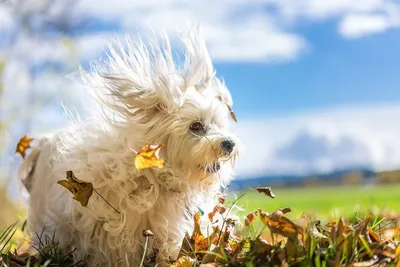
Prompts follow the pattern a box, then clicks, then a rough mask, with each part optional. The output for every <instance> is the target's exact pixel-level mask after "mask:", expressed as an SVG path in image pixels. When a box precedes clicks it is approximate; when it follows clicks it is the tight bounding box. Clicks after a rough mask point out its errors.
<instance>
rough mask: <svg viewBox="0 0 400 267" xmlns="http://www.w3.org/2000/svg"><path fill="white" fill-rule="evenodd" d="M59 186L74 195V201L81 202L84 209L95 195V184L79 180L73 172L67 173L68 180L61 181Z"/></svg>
mask: <svg viewBox="0 0 400 267" xmlns="http://www.w3.org/2000/svg"><path fill="white" fill-rule="evenodd" d="M57 184H59V185H62V186H63V187H65V188H67V189H68V190H69V191H70V192H71V193H72V194H73V195H74V197H73V199H75V200H76V201H79V202H80V203H81V205H82V206H83V207H86V206H87V204H88V202H89V199H90V197H91V196H92V194H93V184H92V183H89V182H84V181H81V180H79V179H78V178H76V177H75V175H74V173H73V172H72V171H67V178H66V180H60V181H58V182H57Z"/></svg>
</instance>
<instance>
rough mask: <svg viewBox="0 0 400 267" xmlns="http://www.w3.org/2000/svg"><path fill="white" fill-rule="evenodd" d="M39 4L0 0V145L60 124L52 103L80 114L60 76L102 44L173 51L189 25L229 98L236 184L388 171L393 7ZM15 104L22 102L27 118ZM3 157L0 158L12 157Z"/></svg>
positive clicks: (398, 42) (181, 0) (396, 103)
mask: <svg viewBox="0 0 400 267" xmlns="http://www.w3.org/2000/svg"><path fill="white" fill-rule="evenodd" d="M45 2H46V1H42V0H26V1H25V2H24V6H23V7H19V6H17V4H15V3H17V2H14V1H9V2H7V3H11V4H4V3H3V4H0V34H3V36H5V37H6V38H3V39H0V61H1V60H5V61H6V62H7V64H6V68H5V75H4V77H3V80H4V84H5V94H4V95H5V96H6V97H3V99H2V102H1V108H0V111H1V113H0V114H1V115H2V116H3V117H4V114H6V115H7V114H11V115H14V116H13V117H15V119H14V123H13V124H12V125H11V126H9V129H8V130H7V134H6V140H7V142H8V143H12V144H13V143H15V141H16V140H15V139H16V138H17V137H20V136H22V135H24V134H25V133H26V131H28V132H29V133H31V135H34V136H36V135H40V134H42V133H43V132H45V131H46V130H48V129H59V128H62V127H63V126H64V125H65V123H66V121H67V120H66V116H65V114H64V112H63V108H62V104H63V103H64V104H65V105H66V106H67V107H68V108H69V109H72V110H77V112H78V113H80V114H81V115H82V116H85V112H84V110H83V109H82V105H81V104H82V102H86V101H87V95H85V92H84V90H83V89H82V88H80V86H79V85H77V84H76V83H74V82H72V81H69V80H67V79H65V75H66V74H68V73H70V72H71V71H74V70H76V69H77V67H78V65H83V66H87V65H88V62H90V61H96V60H98V59H100V58H101V57H102V56H104V51H105V48H106V42H107V41H110V40H112V38H114V37H117V38H123V37H124V35H126V34H127V33H130V34H133V35H134V36H136V34H137V32H139V33H140V34H141V35H142V36H143V37H144V38H146V35H147V34H148V33H149V26H152V27H156V28H159V29H162V30H164V31H166V32H167V33H168V35H169V36H170V38H171V41H172V42H173V44H174V45H176V44H177V43H178V42H177V37H176V33H177V32H180V33H181V34H182V35H183V36H184V35H185V34H186V32H187V29H188V27H187V24H188V23H189V24H190V23H193V22H198V23H199V24H200V25H201V27H202V30H203V34H204V37H205V39H206V42H207V46H208V49H209V51H210V54H211V57H212V59H213V62H214V65H215V68H216V70H217V75H219V76H222V77H224V79H225V81H226V83H227V85H228V87H229V88H230V90H231V92H232V95H233V100H234V110H235V113H236V115H237V117H238V120H239V123H238V124H237V125H233V126H232V130H233V131H235V132H236V133H237V134H238V136H239V137H240V138H241V139H242V142H243V143H244V145H245V147H246V150H245V152H244V153H243V154H242V155H241V156H240V157H239V161H238V166H237V171H238V176H239V177H240V178H249V177H253V176H259V175H263V174H268V173H285V174H294V173H296V174H298V173H301V174H308V173H315V172H329V171H332V170H337V169H342V168H349V167H360V166H362V167H370V168H373V169H377V170H381V169H393V168H399V167H400V139H399V138H398V136H399V135H400V123H399V119H398V118H399V117H400V88H399V85H400V75H399V73H398V72H399V69H400V52H399V47H400V3H399V2H398V1H396V0H296V1H292V0H220V1H214V0H202V1H194V0H163V1H157V0H138V1H128V0H113V1H109V0H84V1H79V2H77V5H75V6H73V8H70V9H66V7H69V5H68V0H65V1H64V0H63V1H56V2H55V3H58V4H56V5H54V6H53V8H52V9H51V10H50V11H51V12H48V14H47V13H46V12H42V13H40V10H41V8H42V6H43V3H45ZM13 4H15V5H13ZM16 10H18V12H15V11H16ZM29 12H33V13H35V14H38V15H36V16H33V18H34V19H33V21H32V25H34V27H33V28H32V29H33V32H31V33H29V31H22V30H18V27H17V26H18V25H19V24H18V22H19V21H21V18H22V17H23V16H25V14H29ZM66 13H68V14H69V19H68V20H67V21H66V23H67V25H69V26H72V28H73V30H72V31H71V32H70V33H69V34H68V35H66V36H62V35H59V34H56V33H57V31H54V28H51V21H54V20H57V18H63V15H64V14H66ZM16 14H19V16H20V17H18V16H17V15H16ZM46 16H48V17H46ZM49 21H50V22H49ZM15 33H17V35H16V36H17V38H16V39H15V40H16V41H15V43H13V44H10V43H6V41H5V40H8V39H7V38H8V37H10V36H15V35H13V34H15ZM7 44H8V45H7ZM175 47H176V49H178V50H179V46H178V45H176V46H175ZM32 51H35V53H32ZM15 77H18V79H17V80H16V79H15ZM32 92H34V93H32ZM17 100H18V102H17ZM14 103H16V104H14ZM16 105H25V106H27V107H31V109H30V110H29V115H30V117H29V116H27V115H26V114H24V113H23V112H21V113H18V112H16V111H18V106H16ZM32 106H33V107H34V108H33V107H32ZM15 114H17V115H15ZM3 117H2V119H4V118H3ZM5 119H7V116H5ZM27 122H29V123H28V126H27ZM7 138H8V139H7ZM8 140H10V141H8ZM13 149H14V148H13V147H10V148H9V149H8V150H7V151H11V152H13ZM282 151H284V153H283V152H282ZM11 152H10V153H9V154H6V155H3V156H5V158H7V159H8V160H11V161H13V162H17V161H18V159H16V158H15V156H14V155H13V154H12V155H11ZM4 162H5V164H3V165H4V166H8V165H9V164H8V163H7V162H8V161H4ZM0 167H1V166H0Z"/></svg>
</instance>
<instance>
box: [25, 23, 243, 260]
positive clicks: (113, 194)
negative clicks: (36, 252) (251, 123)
mask: <svg viewBox="0 0 400 267" xmlns="http://www.w3.org/2000/svg"><path fill="white" fill-rule="evenodd" d="M183 43H184V45H185V47H186V53H185V59H184V64H183V66H179V64H176V63H175V61H174V59H173V57H174V56H175V55H173V53H172V52H171V48H170V43H169V41H168V38H167V37H166V36H165V35H161V36H158V37H157V40H156V42H153V43H152V44H151V45H149V46H147V47H146V45H144V43H143V42H142V41H138V42H132V41H130V40H129V39H128V40H127V44H126V46H123V45H121V43H116V44H115V45H113V46H111V47H110V52H109V57H108V60H107V62H105V63H99V64H96V65H95V66H93V68H92V69H91V71H90V72H85V71H83V70H81V72H80V74H81V75H80V77H81V80H82V82H83V84H84V85H85V87H87V88H88V89H89V90H90V92H91V95H92V96H93V97H94V99H95V100H96V103H97V104H98V105H99V107H101V110H102V112H101V113H99V114H97V115H98V116H94V117H93V119H92V120H90V121H89V122H85V123H75V124H74V125H73V126H71V127H68V128H66V129H63V130H61V131H60V132H59V133H56V134H52V135H48V136H44V137H42V138H40V139H36V141H35V143H34V146H33V150H32V151H31V153H30V155H29V157H28V158H27V159H26V160H25V161H24V162H23V164H22V165H21V167H20V171H19V179H20V181H21V182H22V184H24V185H25V187H26V188H27V189H28V191H29V194H30V197H29V216H28V226H29V230H30V231H31V233H32V235H33V236H35V235H34V234H33V233H42V231H43V236H45V235H47V236H53V234H54V236H55V239H56V241H58V242H59V243H60V245H61V247H62V249H63V250H64V251H65V252H69V251H71V250H73V249H75V248H76V252H75V253H74V259H75V261H79V260H84V261H86V262H87V263H88V264H89V266H111V265H113V264H116V265H117V266H128V265H129V266H138V265H139V262H140V259H141V257H142V253H143V244H144V237H143V236H142V230H143V229H150V230H151V231H153V233H154V237H153V238H151V240H150V244H149V249H148V252H149V253H153V252H154V251H158V253H157V262H158V263H159V266H165V265H166V263H167V261H168V260H169V258H172V259H174V257H176V256H177V252H178V248H179V245H180V244H181V242H182V239H183V237H184V234H185V231H187V230H188V229H190V228H191V227H192V224H193V222H192V214H193V213H194V212H196V211H197V210H198V208H199V207H200V208H202V209H204V210H208V208H209V207H210V206H211V207H212V205H213V203H214V199H215V198H214V197H215V194H216V192H217V191H218V190H219V188H220V187H221V186H226V185H227V184H228V182H229V181H230V180H231V178H232V174H233V172H232V163H233V160H234V158H235V156H236V155H237V153H238V149H237V146H236V147H235V150H234V151H233V152H232V153H231V154H230V155H226V153H224V151H223V149H222V148H221V145H220V143H221V142H222V141H223V140H226V139H227V138H230V139H232V140H235V141H236V143H237V140H236V138H235V137H234V136H233V135H232V134H230V133H229V132H228V128H227V127H228V121H229V120H230V119H229V115H228V109H227V106H226V105H230V106H231V105H232V99H231V95H230V93H229V91H228V90H227V88H226V87H225V85H224V84H223V82H221V81H220V80H219V79H218V78H216V77H215V72H214V69H213V66H212V63H211V60H210V56H209V54H208V52H207V49H206V46H205V43H204V41H203V39H202V37H201V36H200V34H199V32H198V31H197V30H194V31H192V32H191V33H190V34H189V37H188V38H187V39H186V40H184V41H183ZM221 100H222V101H221ZM196 121H201V122H202V123H203V125H204V126H205V129H204V131H203V132H200V133H195V132H193V131H191V130H190V126H191V124H192V123H193V122H196ZM146 144H164V145H165V147H164V148H162V150H161V154H160V155H161V158H162V159H164V160H165V168H163V169H158V168H151V169H145V170H142V171H138V170H137V169H136V168H135V166H134V158H135V152H137V151H139V150H140V148H141V147H143V146H144V145H146ZM216 162H219V163H220V164H221V169H219V170H218V169H216V170H214V172H213V171H210V169H212V168H213V167H215V166H216ZM68 170H72V171H73V172H74V174H75V175H76V177H78V178H79V179H80V180H83V181H87V182H91V183H93V185H94V188H95V189H96V190H97V191H98V192H99V193H100V194H101V195H102V196H103V197H104V198H105V199H107V201H108V202H110V203H111V205H112V206H113V207H115V208H116V209H117V210H119V211H120V213H117V212H115V211H114V210H113V209H112V208H111V207H110V206H109V205H107V204H106V203H105V201H103V200H102V199H100V198H99V197H98V196H97V195H96V194H93V196H92V197H91V199H90V201H89V205H88V207H87V208H85V207H82V206H81V205H80V203H79V202H77V201H75V200H73V199H72V195H71V193H70V192H69V191H68V190H66V189H65V188H63V187H61V186H60V185H58V184H57V181H58V180H61V179H65V175H66V171H68ZM209 202H211V203H210V204H209V205H208V204H207V203H209ZM36 241H38V240H36Z"/></svg>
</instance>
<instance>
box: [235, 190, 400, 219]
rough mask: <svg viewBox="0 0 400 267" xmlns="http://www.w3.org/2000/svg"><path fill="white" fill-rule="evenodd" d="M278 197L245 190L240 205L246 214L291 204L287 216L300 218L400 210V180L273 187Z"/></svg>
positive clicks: (329, 217)
mask: <svg viewBox="0 0 400 267" xmlns="http://www.w3.org/2000/svg"><path fill="white" fill-rule="evenodd" d="M272 190H273V192H274V193H275V199H271V198H270V197H267V196H265V195H264V194H259V193H258V192H257V191H255V190H248V191H246V192H245V193H246V195H245V196H244V197H243V198H242V199H241V200H239V202H238V205H239V206H241V207H242V208H244V209H245V211H244V212H243V214H247V212H250V211H253V210H256V209H257V208H261V209H263V210H265V211H267V212H272V211H274V210H275V209H278V208H284V207H290V208H291V209H292V212H291V213H289V214H288V217H290V218H292V219H299V218H300V217H301V215H302V214H303V213H310V214H311V215H315V216H316V217H317V218H318V219H321V220H324V219H325V220H329V219H331V218H337V217H339V216H344V217H347V218H348V217H350V216H353V215H354V214H355V212H356V211H357V212H359V213H366V212H369V211H372V212H374V213H375V212H383V211H385V212H390V211H397V213H399V212H400V184H396V185H379V186H368V187H366V186H365V187H342V186H332V187H316V188H289V189H274V188H272Z"/></svg>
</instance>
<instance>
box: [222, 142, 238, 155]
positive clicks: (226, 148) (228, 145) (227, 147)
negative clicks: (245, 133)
mask: <svg viewBox="0 0 400 267" xmlns="http://www.w3.org/2000/svg"><path fill="white" fill-rule="evenodd" d="M221 148H222V151H223V152H224V153H225V155H230V154H231V153H232V151H233V149H234V148H235V142H234V141H233V140H232V139H225V140H224V141H222V142H221Z"/></svg>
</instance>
